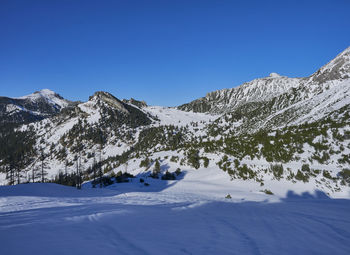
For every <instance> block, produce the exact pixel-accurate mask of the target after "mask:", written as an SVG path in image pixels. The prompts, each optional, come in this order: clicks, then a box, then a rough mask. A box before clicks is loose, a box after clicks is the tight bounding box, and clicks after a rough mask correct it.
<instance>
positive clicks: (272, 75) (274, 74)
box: [269, 73, 282, 78]
mask: <svg viewBox="0 0 350 255" xmlns="http://www.w3.org/2000/svg"><path fill="white" fill-rule="evenodd" d="M269 77H270V78H279V77H282V76H281V75H279V74H278V73H270V75H269Z"/></svg>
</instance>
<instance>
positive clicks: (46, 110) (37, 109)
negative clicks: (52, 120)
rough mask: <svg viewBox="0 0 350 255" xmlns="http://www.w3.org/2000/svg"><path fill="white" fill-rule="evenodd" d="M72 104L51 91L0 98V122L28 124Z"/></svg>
mask: <svg viewBox="0 0 350 255" xmlns="http://www.w3.org/2000/svg"><path fill="white" fill-rule="evenodd" d="M71 104H72V102H70V101H68V100H66V99H64V98H62V97H61V96H60V95H58V94H56V93H55V92H53V91H51V90H49V89H43V90H40V91H37V92H34V93H33V94H30V95H27V96H23V97H18V98H9V97H0V122H2V123H26V122H32V121H37V120H41V119H44V118H47V117H50V116H52V115H54V114H56V113H58V112H60V111H61V110H62V109H63V108H65V107H68V106H69V105H71Z"/></svg>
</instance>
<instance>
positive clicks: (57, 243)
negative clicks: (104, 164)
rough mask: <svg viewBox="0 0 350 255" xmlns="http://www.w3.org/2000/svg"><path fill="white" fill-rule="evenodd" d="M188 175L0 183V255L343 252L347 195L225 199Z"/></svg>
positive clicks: (349, 219) (348, 221) (346, 249)
mask: <svg viewBox="0 0 350 255" xmlns="http://www.w3.org/2000/svg"><path fill="white" fill-rule="evenodd" d="M187 179H190V178H189V177H188V178H185V179H184V180H181V181H178V182H177V183H175V184H174V185H168V186H166V187H161V186H160V185H159V188H160V190H158V191H152V190H151V191H149V192H147V191H146V192H140V190H137V189H135V190H136V191H135V192H132V191H130V187H131V186H133V185H134V186H135V187H137V185H136V184H135V183H129V184H122V185H118V184H116V185H113V186H112V187H111V188H106V189H91V188H88V187H86V186H84V187H83V190H80V191H79V190H76V189H74V188H71V187H63V186H59V185H56V184H21V185H17V186H10V187H9V186H3V187H0V244H1V245H0V254H48V253H49V254H349V253H350V246H349V241H350V216H349V211H350V200H346V199H329V198H326V197H325V196H324V197H322V198H320V197H319V198H315V197H312V196H311V195H309V196H306V195H305V194H304V195H297V194H294V193H289V195H287V196H286V197H284V198H283V197H277V198H276V197H275V196H268V195H265V194H248V193H249V192H247V191H246V192H243V191H237V193H235V192H234V191H233V190H232V192H231V195H232V197H233V199H231V200H230V199H224V198H223V197H221V198H219V197H217V194H216V193H217V192H219V190H220V188H222V187H220V186H219V187H217V189H216V190H214V189H213V187H209V189H208V191H207V192H206V193H205V192H204V190H205V187H206V186H207V185H208V184H207V183H206V182H203V183H202V185H197V186H198V189H199V190H197V191H196V190H195V189H194V188H193V186H194V185H193V180H191V179H190V180H189V181H187ZM159 182H161V181H159ZM169 183H170V182H169ZM198 183H200V181H198ZM154 185H155V186H156V184H154ZM156 188H157V187H155V189H156ZM191 188H193V189H191ZM224 188H225V187H224ZM140 189H141V188H140ZM211 191H214V194H211ZM224 192H226V190H225V189H223V190H222V194H223V195H224V194H225V193H224ZM25 194H27V195H25ZM244 196H245V198H246V199H245V200H243V201H242V200H241V199H239V198H240V197H244Z"/></svg>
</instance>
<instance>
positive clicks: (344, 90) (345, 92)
mask: <svg viewBox="0 0 350 255" xmlns="http://www.w3.org/2000/svg"><path fill="white" fill-rule="evenodd" d="M349 104H350V47H349V48H347V49H346V50H344V51H343V52H342V53H340V54H339V55H338V56H337V57H336V58H335V59H333V60H332V61H330V62H329V63H328V64H326V65H325V66H323V67H322V68H320V69H319V70H318V71H317V72H315V73H314V74H312V75H311V76H309V77H305V78H288V77H285V76H280V75H278V74H276V73H272V74H270V76H269V77H266V78H260V79H255V80H253V81H251V82H247V83H244V84H242V85H241V86H238V87H236V88H232V89H224V90H218V91H214V92H211V93H208V94H207V95H206V96H205V97H203V98H200V99H197V100H194V101H192V102H190V103H188V104H184V105H181V106H179V107H178V109H180V110H184V111H193V112H206V113H210V114H217V113H220V114H228V113H229V116H224V117H223V118H226V119H227V118H228V117H231V122H243V123H244V124H243V126H245V127H246V129H248V130H252V131H256V130H257V129H259V128H263V127H269V128H271V127H275V128H279V127H282V126H285V125H292V124H297V123H302V122H305V121H316V120H317V119H321V118H324V117H325V116H326V115H327V114H328V113H330V112H332V111H335V110H339V109H340V108H342V107H344V106H347V105H349ZM245 117H248V118H249V119H246V118H245ZM229 125H230V124H229ZM240 126H242V125H240Z"/></svg>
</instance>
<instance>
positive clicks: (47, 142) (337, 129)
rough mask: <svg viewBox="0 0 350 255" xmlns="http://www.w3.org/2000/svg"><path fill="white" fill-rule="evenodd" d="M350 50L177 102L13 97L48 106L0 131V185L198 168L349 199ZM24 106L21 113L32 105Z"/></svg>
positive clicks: (258, 186)
mask: <svg viewBox="0 0 350 255" xmlns="http://www.w3.org/2000/svg"><path fill="white" fill-rule="evenodd" d="M349 55H350V48H348V49H346V50H345V51H344V52H342V53H341V54H339V55H338V56H337V57H336V58H335V59H334V60H332V61H331V62H330V63H328V64H326V65H325V66H323V67H322V68H321V69H320V70H319V71H317V72H315V73H314V74H312V75H311V76H309V77H305V78H288V77H284V76H280V75H278V74H276V73H272V74H270V76H269V77H266V78H260V79H255V80H253V81H251V82H247V83H244V84H243V85H241V86H239V87H236V88H232V89H225V90H219V91H215V92H211V93H208V94H207V96H206V97H204V98H201V99H198V100H195V101H193V102H190V103H188V104H185V105H182V106H179V107H177V108H169V107H160V106H148V105H147V104H146V103H145V102H143V101H138V100H135V99H130V100H125V99H124V100H121V99H118V98H116V97H115V96H113V95H111V94H110V93H107V92H101V91H100V92H96V93H95V94H94V95H92V96H91V97H90V99H89V100H88V101H87V102H83V103H77V104H71V103H70V102H69V101H67V100H64V99H62V98H60V97H59V96H58V95H57V94H55V93H54V92H51V91H47V90H43V91H41V92H40V93H34V94H32V95H30V96H27V97H23V98H18V99H12V100H17V101H14V102H17V105H20V104H19V103H21V102H26V103H27V104H28V105H30V103H32V104H33V105H35V106H38V105H41V104H44V105H46V107H47V109H46V108H45V107H42V108H40V111H38V110H36V112H40V114H39V115H38V116H40V117H41V119H42V120H40V119H39V120H40V121H36V122H32V123H29V124H24V125H22V126H21V127H20V128H17V129H16V131H15V132H14V133H11V132H10V133H6V134H3V135H1V136H0V145H3V146H0V166H2V170H1V169H0V172H2V173H0V181H1V183H3V184H5V183H17V182H26V181H33V180H34V181H39V180H43V179H46V180H55V181H56V182H59V183H65V184H69V185H74V184H75V182H76V180H77V179H76V178H77V174H79V176H80V177H81V178H82V179H83V181H85V182H87V183H90V184H91V183H92V184H93V185H95V184H96V178H97V177H96V172H98V171H100V173H101V175H100V176H99V180H103V182H104V184H103V185H108V184H110V183H111V182H115V181H118V180H119V181H120V180H123V178H128V177H127V176H129V175H131V176H138V177H139V178H141V177H142V179H144V178H155V179H157V178H158V179H159V181H161V179H165V180H169V179H176V178H180V176H181V173H185V172H188V173H189V172H191V171H204V170H203V169H204V168H205V169H210V171H209V172H210V173H211V174H212V176H210V178H213V179H215V178H217V177H218V176H221V177H222V175H223V174H224V176H226V178H227V179H228V180H232V181H237V182H238V183H239V185H243V186H244V185H245V183H247V182H249V183H254V184H252V185H251V187H253V188H252V189H253V190H254V192H260V191H261V190H263V191H264V192H267V193H269V192H271V193H272V192H273V193H278V192H280V193H283V192H287V191H288V190H289V189H290V190H299V191H302V190H315V189H320V190H323V191H324V192H325V193H327V194H329V195H330V196H333V197H348V196H349V194H350V193H349V184H350V158H349V155H350V143H349V141H350V118H349V117H350V115H349V114H350V78H349V77H350V57H349ZM8 100H10V99H8ZM21 100H22V101H21ZM7 105H8V104H7ZM67 106H70V107H67ZM6 107H7V106H6ZM33 107H34V106H33ZM22 108H23V109H24V106H22ZM22 108H21V109H22ZM25 109H26V110H21V111H19V112H18V114H20V113H22V112H27V110H28V111H34V110H31V109H34V108H30V107H29V106H28V107H26V108H25ZM36 109H38V108H36ZM45 109H46V110H45ZM50 109H51V110H50ZM5 113H6V114H7V115H9V112H6V111H5ZM7 115H6V116H7ZM3 116H5V115H3ZM9 116H10V115H9ZM35 116H36V115H35ZM4 119H5V118H4ZM8 141H11V142H10V143H9V142H8ZM23 141H24V142H23ZM19 147H21V148H23V149H21V150H19V149H18V148H19ZM9 152H10V153H9ZM195 169H200V170H195ZM66 171H67V173H65V172H66ZM63 172H64V173H65V174H64V175H65V176H66V177H67V176H68V175H69V178H68V177H67V178H66V179H65V181H64V182H63V181H62V178H61V177H62V174H63ZM177 176H179V177H177ZM221 177H220V178H221ZM198 178H201V177H200V175H198ZM237 182H236V183H237ZM232 183H233V182H232ZM281 187H284V188H281ZM287 189H288V190H287Z"/></svg>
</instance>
